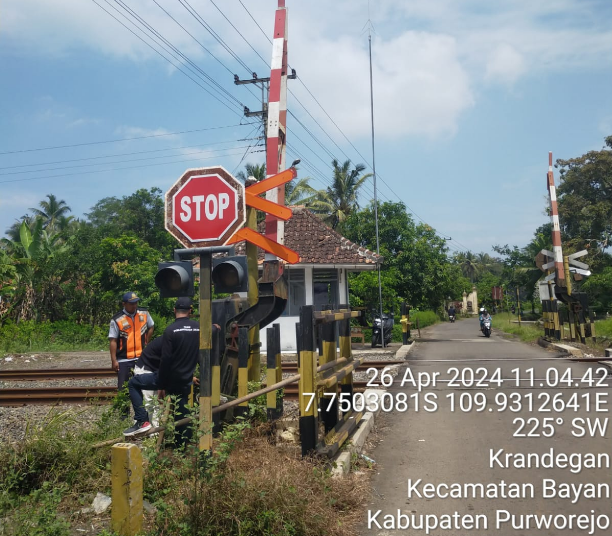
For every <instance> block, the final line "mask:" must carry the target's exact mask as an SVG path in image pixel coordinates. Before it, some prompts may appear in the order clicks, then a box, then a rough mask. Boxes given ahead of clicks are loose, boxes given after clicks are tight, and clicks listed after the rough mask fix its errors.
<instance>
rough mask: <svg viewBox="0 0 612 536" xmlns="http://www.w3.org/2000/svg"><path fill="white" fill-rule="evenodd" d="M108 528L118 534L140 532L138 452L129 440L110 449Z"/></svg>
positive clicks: (132, 534)
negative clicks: (110, 503) (109, 517)
mask: <svg viewBox="0 0 612 536" xmlns="http://www.w3.org/2000/svg"><path fill="white" fill-rule="evenodd" d="M111 483H112V492H111V499H112V509H111V529H112V530H113V532H116V533H117V534H120V535H121V536H135V535H136V534H138V533H139V532H141V531H142V524H143V506H142V489H143V481H142V454H141V452H140V449H139V448H138V447H137V446H136V445H133V444H131V443H117V444H116V445H113V447H112V448H111Z"/></svg>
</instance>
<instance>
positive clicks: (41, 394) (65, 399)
mask: <svg viewBox="0 0 612 536" xmlns="http://www.w3.org/2000/svg"><path fill="white" fill-rule="evenodd" d="M353 386H354V389H355V391H363V390H364V389H365V388H366V382H354V383H353ZM330 390H331V389H330ZM116 394H117V388H116V387H40V388H38V389H36V388H32V389H29V388H18V389H2V390H0V406H5V407H19V406H34V405H38V406H45V405H55V404H83V403H94V404H110V403H111V402H112V400H113V398H114V397H115V395H116ZM285 398H286V399H287V400H297V399H298V386H297V385H288V386H287V387H285Z"/></svg>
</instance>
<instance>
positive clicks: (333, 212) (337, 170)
mask: <svg viewBox="0 0 612 536" xmlns="http://www.w3.org/2000/svg"><path fill="white" fill-rule="evenodd" d="M332 166H333V173H334V175H333V178H332V185H331V186H328V187H327V190H326V191H325V192H322V191H321V193H320V195H319V199H318V200H317V203H318V205H317V208H318V211H319V212H320V213H324V214H325V216H324V219H325V221H326V222H327V223H328V224H329V225H330V226H331V227H332V229H335V228H336V227H338V225H339V224H341V223H343V222H344V221H345V220H346V218H347V217H348V216H350V215H351V214H352V213H354V212H355V211H357V210H359V204H358V202H357V197H358V195H359V189H360V188H361V187H362V186H363V184H364V182H365V181H366V180H367V179H368V178H369V177H371V176H372V174H371V173H366V174H362V172H363V170H364V169H365V166H364V165H363V164H357V165H355V166H354V167H353V168H352V169H351V161H350V160H346V161H345V162H344V163H343V164H342V165H340V164H339V163H338V161H337V160H336V159H334V160H332Z"/></svg>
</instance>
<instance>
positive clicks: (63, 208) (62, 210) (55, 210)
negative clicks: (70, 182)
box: [30, 194, 72, 229]
mask: <svg viewBox="0 0 612 536" xmlns="http://www.w3.org/2000/svg"><path fill="white" fill-rule="evenodd" d="M47 199H48V201H41V202H40V203H38V206H39V207H40V209H38V208H31V209H30V210H31V211H32V212H34V215H35V216H37V217H40V218H42V220H43V227H44V228H45V229H46V228H50V229H55V226H56V223H57V222H58V221H59V220H60V219H61V218H65V217H66V213H68V212H72V209H71V208H70V207H69V206H68V205H67V204H66V201H64V200H63V199H61V200H58V199H57V197H55V195H53V194H47Z"/></svg>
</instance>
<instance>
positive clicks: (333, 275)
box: [312, 269, 339, 309]
mask: <svg viewBox="0 0 612 536" xmlns="http://www.w3.org/2000/svg"><path fill="white" fill-rule="evenodd" d="M312 284H313V290H314V299H313V303H314V305H315V308H317V306H320V305H327V304H331V305H332V307H333V308H334V309H337V308H338V305H339V303H338V299H339V298H338V295H339V292H338V270H336V269H315V270H313V273H312Z"/></svg>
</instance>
